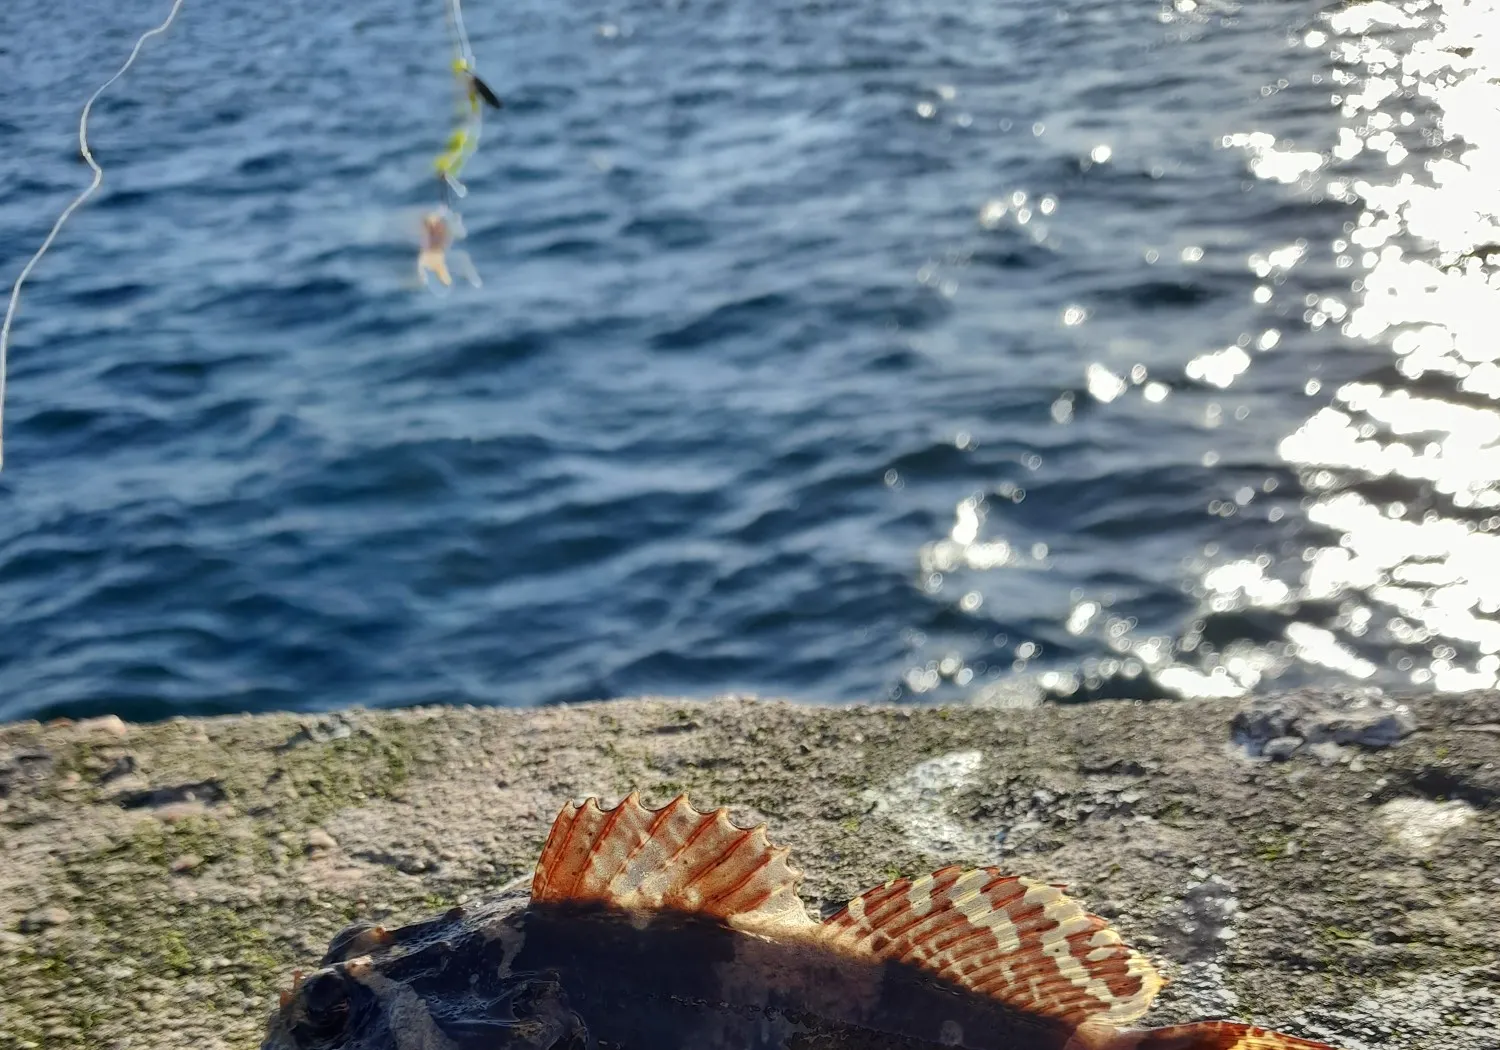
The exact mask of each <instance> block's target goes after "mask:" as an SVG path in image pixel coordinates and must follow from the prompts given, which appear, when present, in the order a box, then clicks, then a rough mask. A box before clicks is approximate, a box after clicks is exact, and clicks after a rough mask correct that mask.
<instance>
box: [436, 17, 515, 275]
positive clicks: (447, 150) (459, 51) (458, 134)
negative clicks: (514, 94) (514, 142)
mask: <svg viewBox="0 0 1500 1050" xmlns="http://www.w3.org/2000/svg"><path fill="white" fill-rule="evenodd" d="M445 9H446V12H447V21H448V36H449V38H450V39H451V40H452V42H453V52H454V54H453V61H452V63H451V64H450V68H451V69H452V71H453V75H454V77H455V78H456V79H457V81H458V88H459V97H460V99H461V104H462V108H463V117H462V121H461V123H460V124H459V126H458V127H457V128H455V129H454V130H453V131H452V132H451V133H450V134H449V136H448V139H447V141H446V142H445V143H444V145H443V151H442V152H441V153H439V154H438V156H437V159H436V160H435V161H434V162H433V166H434V167H435V168H436V169H437V173H438V206H437V208H436V209H434V210H433V211H430V212H428V213H427V214H426V215H425V216H423V218H422V236H421V247H420V249H419V250H418V252H417V276H418V278H419V279H420V280H421V281H422V283H423V284H426V285H427V286H428V287H429V288H431V287H433V286H432V284H431V281H432V280H435V281H436V282H437V283H438V285H440V286H442V288H448V287H450V286H451V285H452V284H453V274H452V272H451V269H450V267H449V265H448V256H449V254H451V255H452V256H453V261H454V262H455V263H456V264H457V265H458V267H459V268H460V272H461V273H462V274H463V276H464V277H465V279H466V280H468V282H469V283H470V284H472V285H474V286H475V287H476V288H477V287H479V286H480V283H481V282H480V280H479V273H478V271H476V270H475V269H474V265H473V263H472V262H471V261H470V260H469V257H468V255H466V254H465V253H463V252H460V251H457V250H455V249H454V248H453V244H454V242H455V241H457V240H460V239H462V238H463V236H464V232H463V220H462V219H461V218H460V217H459V215H458V212H457V211H456V210H455V209H454V207H453V201H454V199H455V198H462V197H464V196H466V195H467V194H468V189H467V188H466V187H465V186H464V184H463V181H462V180H461V179H460V178H459V176H460V175H461V174H462V173H463V169H464V165H465V164H467V163H468V162H469V160H470V159H471V158H472V157H473V156H474V154H475V153H476V152H477V151H478V149H479V138H480V135H481V134H482V132H483V130H484V107H485V106H489V107H491V108H493V109H500V108H501V106H502V105H503V103H501V101H500V99H499V97H498V96H497V95H496V94H495V93H494V92H493V91H491V90H490V88H489V85H487V84H486V83H485V82H484V81H483V80H481V79H479V74H478V73H477V72H475V68H474V49H473V48H472V47H470V46H469V33H468V30H467V29H466V28H465V27H464V12H463V5H462V3H461V0H446V4H445Z"/></svg>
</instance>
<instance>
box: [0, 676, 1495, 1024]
mask: <svg viewBox="0 0 1500 1050" xmlns="http://www.w3.org/2000/svg"><path fill="white" fill-rule="evenodd" d="M1403 704H1404V707H1400V708H1398V707H1396V706H1394V705H1393V704H1391V703H1385V704H1384V705H1380V704H1372V703H1371V702H1369V701H1364V700H1361V699H1360V698H1357V697H1356V698H1349V697H1343V698H1340V697H1337V696H1333V697H1330V696H1321V695H1320V696H1314V695H1311V694H1303V695H1294V696H1289V697H1282V698H1276V699H1273V700H1270V701H1264V702H1260V703H1258V704H1257V705H1255V706H1253V707H1252V708H1249V709H1246V708H1244V707H1242V706H1240V705H1238V704H1236V703H1235V702H1233V701H1205V702H1181V703H1178V702H1159V703H1134V702H1119V703H1113V702H1112V703H1098V704H1090V705H1087V706H1078V707H1044V708H1040V709H1037V710H1031V711H1018V710H995V709H984V708H897V707H853V708H849V707H839V708H836V707H806V706H794V705H791V704H784V703H772V702H756V701H750V700H745V699H740V698H733V697H728V698H722V699H719V700H715V701H711V702H707V703H688V702H679V701H675V700H662V699H646V700H635V701H616V702H611V703H603V704H592V705H580V706H574V707H558V708H548V709H543V710H533V711H509V710H491V709H485V710H475V709H468V708H463V709H459V708H443V709H418V710H406V711H380V712H372V711H350V712H346V713H343V714H340V715H332V716H325V717H321V718H315V717H297V716H292V715H266V716H256V717H235V718H215V719H202V720H198V719H178V720H174V721H170V722H164V723H157V724H151V725H126V724H124V723H121V722H119V721H118V720H116V719H112V718H110V719H99V720H93V721H90V722H81V723H71V724H51V725H46V726H42V725H38V724H36V723H19V724H15V725H9V726H0V1048H3V1050H14V1048H21V1047H45V1048H47V1050H67V1048H74V1047H105V1048H115V1050H118V1048H148V1047H149V1048H160V1050H176V1048H189V1047H191V1048H194V1050H207V1048H215V1047H254V1046H256V1045H258V1039H259V1033H260V1029H261V1026H262V1024H263V1020H264V1017H265V1015H266V1013H267V1011H268V1010H269V1008H270V1005H271V1003H272V1002H273V1001H274V999H275V994H276V990H277V988H278V987H280V986H283V985H285V984H286V983H287V978H288V974H289V972H290V970H291V969H292V968H293V967H294V966H297V965H304V966H305V965H310V964H313V963H315V962H316V960H317V958H318V957H319V955H320V954H321V953H322V951H323V948H324V946H325V944H326V942H327V940H328V938H329V937H330V935H331V934H332V933H334V932H335V931H336V930H337V929H338V928H339V927H340V926H342V925H343V924H345V923H346V922H348V921H349V920H351V919H353V918H356V917H367V918H373V919H376V920H387V919H389V920H391V921H401V920H408V919H412V918H415V917H418V916H420V915H422V914H424V913H428V912H431V911H434V910H437V909H442V908H446V907H447V906H449V905H451V904H453V903H454V902H457V901H462V900H465V899H467V898H469V897H473V896H478V895H482V894H484V893H486V892H488V891H491V890H494V889H495V888H497V887H500V886H502V885H504V884H505V883H507V882H510V881H512V880H514V879H515V878H517V877H518V876H523V875H524V874H526V873H527V872H529V870H530V867H531V864H532V863H533V861H534V860H535V858H536V855H537V853H538V850H539V849H540V847H541V844H542V841H543V838H544V837H545V835H546V832H547V828H548V826H549V824H550V822H551V819H552V817H553V816H554V815H555V813H556V812H557V810H558V808H559V807H560V806H561V805H562V803H563V802H564V801H565V800H566V799H568V798H578V797H582V796H585V795H588V794H598V795H600V796H602V797H604V798H605V799H607V800H608V801H611V802H613V801H614V800H616V799H618V798H619V797H621V796H622V795H623V794H625V793H626V792H628V791H629V790H630V789H631V788H633V787H639V788H640V789H641V791H642V793H643V796H644V799H645V801H646V802H647V803H648V804H651V805H659V804H662V803H665V802H667V801H668V800H670V798H672V797H673V796H674V795H675V794H677V793H678V792H681V791H687V792H689V793H690V795H691V797H692V798H693V800H694V801H695V802H696V803H697V804H698V805H699V806H700V807H705V806H708V805H710V804H720V803H722V804H725V805H728V806H729V807H730V808H731V812H732V814H733V816H734V817H735V818H736V819H737V820H740V821H742V822H751V821H759V820H766V821H768V822H769V823H770V825H771V832H772V837H773V838H774V839H775V840H777V841H780V842H784V843H786V844H788V845H790V846H791V847H792V848H793V850H794V859H795V860H796V861H797V862H798V863H799V864H800V866H801V867H802V868H803V869H804V870H805V871H806V872H807V878H806V881H805V883H804V885H803V893H804V896H805V898H806V899H807V901H808V903H809V905H810V907H812V908H814V909H821V910H822V911H823V912H824V913H827V912H829V911H831V910H832V909H834V908H835V907H837V906H838V905H840V904H841V903H842V902H843V901H844V900H845V899H846V898H848V897H849V896H851V895H852V894H854V893H856V892H857V891H859V890H861V889H864V888H866V887H868V886H870V885H873V884H877V883H880V882H882V881H884V880H885V879H887V878H889V877H891V876H894V875H896V874H898V873H918V872H922V871H927V870H931V869H932V868H935V867H938V866H940V865H943V864H947V863H953V862H964V863H975V864H979V863H988V864H998V865H1001V866H1003V867H1005V868H1007V869H1010V870H1013V871H1016V872H1018V873H1022V874H1028V875H1033V876H1039V877H1043V878H1046V879H1047V880H1049V881H1053V882H1059V883H1066V884H1068V886H1069V888H1070V890H1071V892H1073V893H1074V894H1075V895H1077V896H1079V897H1081V898H1082V899H1083V900H1084V901H1085V902H1086V903H1088V904H1089V905H1090V906H1091V907H1092V908H1093V909H1094V910H1096V911H1098V912H1099V913H1100V914H1102V915H1104V916H1106V917H1108V918H1110V919H1111V920H1113V921H1114V922H1115V923H1116V924H1118V926H1119V927H1120V928H1121V930H1122V932H1123V933H1124V935H1125V936H1126V938H1127V940H1129V941H1130V942H1132V943H1133V944H1135V945H1136V946H1137V947H1139V948H1141V949H1142V950H1144V951H1145V952H1146V953H1147V954H1148V955H1149V956H1151V957H1152V958H1153V959H1154V960H1155V961H1156V963H1157V964H1158V966H1159V967H1160V968H1161V969H1162V970H1163V972H1164V973H1165V974H1166V975H1167V976H1168V977H1169V978H1171V983H1170V984H1169V985H1168V987H1167V989H1166V991H1165V992H1163V994H1162V996H1161V998H1160V999H1159V1000H1158V1002H1157V1006H1156V1007H1155V1009H1153V1011H1152V1013H1151V1014H1150V1016H1149V1020H1150V1021H1151V1022H1153V1023H1158V1024H1160V1023H1167V1022H1170V1021H1174V1020H1187V1019H1193V1018H1199V1017H1206V1016H1223V1015H1230V1016H1235V1017H1240V1018H1244V1019H1253V1020H1256V1021H1259V1022H1263V1023H1267V1024H1273V1025H1276V1026H1278V1027H1282V1028H1285V1029H1288V1030H1291V1031H1294V1032H1298V1033H1301V1034H1306V1035H1312V1036H1317V1037H1322V1038H1325V1039H1328V1040H1330V1041H1332V1042H1335V1043H1337V1044H1339V1045H1340V1046H1343V1047H1346V1048H1348V1050H1374V1048H1376V1047H1409V1048H1412V1050H1481V1048H1482V1050H1495V1048H1497V1047H1500V962H1497V954H1496V945H1497V943H1500V903H1497V902H1500V696H1497V695H1496V694H1473V695H1465V696H1447V697H1417V698H1412V699H1409V700H1404V701H1403Z"/></svg>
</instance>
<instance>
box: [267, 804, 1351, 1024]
mask: <svg viewBox="0 0 1500 1050" xmlns="http://www.w3.org/2000/svg"><path fill="white" fill-rule="evenodd" d="M801 879H802V873H801V872H800V871H799V870H798V869H797V868H795V867H794V866H793V865H792V864H791V862H790V860H789V852H788V850H787V849H786V848H785V847H783V846H777V845H774V844H773V843H771V842H770V840H769V839H768V838H767V834H766V828H765V825H763V824H762V825H758V826H756V827H753V828H744V827H740V826H738V825H736V824H734V823H733V822H732V821H731V820H730V819H729V814H728V811H727V810H725V809H718V810H714V811H712V812H709V813H703V812H699V811H698V810H696V809H694V808H693V806H692V805H691V804H690V803H689V802H688V800H687V798H686V797H685V796H679V797H678V798H676V799H674V800H673V801H672V802H670V803H669V804H667V805H666V806H663V807H662V808H660V809H656V810H652V809H648V808H647V807H646V806H645V805H644V804H642V802H641V799H640V795H639V793H638V792H632V793H631V794H630V795H629V796H627V797H626V798H624V799H623V800H621V801H620V802H619V803H618V804H616V805H615V806H614V807H612V808H608V809H606V808H602V807H601V806H600V804H599V800H598V799H597V798H592V797H591V798H588V799H587V800H585V801H584V802H583V803H581V804H577V803H574V802H571V801H570V802H568V803H567V804H565V805H564V806H563V808H562V810H561V812H560V813H559V814H558V816H557V819H556V820H555V821H554V822H553V825H552V829H551V832H550V834H549V835H548V837H547V841H546V844H545V845H544V846H543V848H542V852H541V856H540V859H539V860H538V862H537V864H536V867H535V869H534V871H533V873H532V876H531V882H530V888H529V892H527V891H526V890H524V889H516V890H513V891H512V892H510V893H500V894H498V895H495V896H493V897H488V898H485V899H482V900H480V901H478V902H476V903H472V904H465V905H461V906H458V907H455V908H452V909H451V910H449V911H447V912H445V913H443V914H440V915H436V916H432V917H429V918H425V919H421V920H418V921H416V922H413V923H411V924H409V925H405V926H400V927H397V928H389V929H388V928H386V927H384V926H377V925H371V924H368V923H356V924H354V925H351V926H349V927H346V928H345V929H343V930H341V931H340V932H339V933H338V934H337V935H336V936H335V937H334V938H333V940H332V941H331V942H330V944H329V946H328V951H327V953H326V954H325V955H324V957H323V959H322V961H321V963H320V965H319V967H318V969H317V970H316V971H313V972H311V973H306V974H304V973H301V972H298V973H294V975H293V979H292V987H291V988H290V989H288V990H285V991H283V992H282V993H281V996H280V999H279V1002H278V1004H277V1005H276V1007H275V1008H274V1010H273V1011H272V1013H271V1016H270V1019H269V1021H268V1022H267V1028H266V1036H265V1040H264V1042H263V1043H262V1044H261V1046H262V1050H938V1048H942V1047H947V1048H953V1047H958V1048H966V1050H1334V1048H1332V1047H1329V1046H1328V1045H1327V1044H1324V1043H1319V1042H1314V1041H1311V1040H1307V1039H1301V1038H1297V1037H1295V1036H1291V1035H1284V1034H1281V1033H1279V1032H1273V1031H1267V1030H1265V1029H1262V1028H1257V1027H1255V1026H1253V1025H1249V1024H1242V1023H1238V1022H1233V1021H1224V1020H1214V1021H1199V1022H1195V1023H1190V1024H1180V1025H1172V1026H1169V1027H1161V1028H1133V1027H1130V1026H1131V1024H1132V1023H1133V1022H1135V1021H1136V1020H1137V1019H1138V1018H1140V1017H1141V1016H1142V1015H1143V1014H1144V1013H1145V1012H1146V1010H1147V1008H1148V1007H1149V1006H1150V1004H1151V1000H1152V998H1153V997H1154V996H1155V995H1156V993H1157V992H1158V991H1159V990H1160V989H1161V987H1162V984H1163V982H1162V978H1161V977H1160V976H1159V975H1158V974H1157V972H1156V970H1155V968H1154V967H1153V966H1152V964H1151V963H1150V961H1149V960H1147V959H1146V958H1145V957H1144V956H1142V955H1140V954H1139V953H1137V952H1135V951H1134V950H1132V949H1131V948H1129V947H1127V946H1126V945H1125V944H1124V942H1123V941H1122V940H1121V938H1120V936H1119V934H1118V933H1116V931H1115V930H1114V929H1112V928H1111V927H1110V925H1109V924H1108V923H1107V922H1106V921H1105V920H1103V919H1101V918H1099V917H1098V916H1096V915H1091V914H1089V913H1088V912H1087V911H1086V910H1085V909H1084V908H1083V907H1082V906H1081V905H1080V904H1078V903H1077V902H1076V901H1074V900H1072V899H1071V898H1069V897H1068V896H1067V895H1066V894H1065V893H1064V892H1063V890H1062V888H1061V887H1058V886H1055V885H1051V884H1048V883H1045V882H1040V881H1036V880H1033V879H1029V878H1025V877H1021V876H1016V875H1009V874H1005V873H1003V872H1001V871H998V870H997V869H994V868H964V867H961V866H950V867H945V868H942V869H940V870H938V871H935V872H933V873H931V874H929V875H923V876H920V877H916V878H912V877H903V878H897V879H893V880H891V881H889V882H887V883H885V884H884V885H882V886H878V887H875V888H874V889H870V890H867V891H866V892H864V893H861V894H860V895H858V896H857V897H855V898H854V899H852V900H851V901H849V902H848V904H847V905H845V907H844V908H843V909H842V910H840V911H839V912H838V913H837V914H835V915H833V916H832V917H830V918H828V919H826V920H824V921H821V922H820V921H818V920H816V919H814V918H813V917H812V916H811V915H810V914H809V913H808V911H807V909H806V907H805V906H804V904H803V903H802V899H801V897H800V895H799V886H800V883H801Z"/></svg>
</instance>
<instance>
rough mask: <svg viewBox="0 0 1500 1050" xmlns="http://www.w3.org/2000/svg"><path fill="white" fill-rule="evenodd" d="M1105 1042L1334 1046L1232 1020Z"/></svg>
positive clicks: (1140, 1047) (1282, 1049) (1112, 1045)
mask: <svg viewBox="0 0 1500 1050" xmlns="http://www.w3.org/2000/svg"><path fill="white" fill-rule="evenodd" d="M1106 1045H1107V1047H1108V1050H1335V1048H1334V1047H1331V1046H1329V1045H1328V1044H1327V1043H1317V1042H1313V1041H1312V1040H1311V1039H1298V1038H1297V1037H1296V1036H1293V1035H1282V1034H1281V1033H1280V1032H1268V1031H1266V1030H1265V1029H1264V1028H1256V1027H1255V1026H1253V1025H1248V1024H1236V1023H1234V1022H1233V1021H1198V1022H1196V1023H1194V1024H1179V1025H1172V1026H1171V1027H1170V1028H1148V1029H1146V1030H1145V1031H1140V1032H1121V1033H1120V1034H1119V1035H1117V1036H1116V1037H1115V1038H1114V1039H1113V1040H1111V1041H1110V1042H1109V1043H1108V1044H1106Z"/></svg>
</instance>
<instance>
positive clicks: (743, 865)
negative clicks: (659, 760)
mask: <svg viewBox="0 0 1500 1050" xmlns="http://www.w3.org/2000/svg"><path fill="white" fill-rule="evenodd" d="M787 852H788V851H787V850H786V849H785V848H784V847H781V846H773V845H771V843H770V842H768V841H767V839H766V829H765V825H764V824H762V825H759V826H757V827H754V828H741V827H737V826H736V825H734V824H732V823H730V820H729V812H728V811H727V810H724V809H719V810H715V811H714V812H712V813H699V812H698V811H697V810H695V809H694V808H693V807H692V806H691V805H689V804H688V801H687V797H686V796H680V797H678V798H677V799H676V800H674V801H673V802H671V803H669V804H668V805H666V806H664V807H662V808H661V809H658V810H650V809H647V808H646V807H645V806H643V805H641V799H640V795H639V794H638V793H636V792H631V793H630V795H629V796H628V797H627V798H626V799H624V801H622V802H621V803H620V804H619V805H617V806H615V807H614V808H613V809H600V808H599V804H598V800H596V799H593V798H590V799H588V800H587V801H585V802H584V803H583V805H581V806H575V805H574V804H573V803H571V802H569V803H568V804H567V805H566V806H564V807H563V809H562V812H561V813H559V814H558V816H557V820H556V821H554V822H553V824H552V833H551V834H550V835H548V836H547V845H546V846H545V847H543V849H542V857H541V860H539V861H538V862H537V867H536V874H535V875H534V876H533V877H532V880H531V897H532V899H533V900H535V901H542V902H546V901H553V902H561V901H575V902H594V903H600V904H606V905H609V906H611V907H616V908H622V909H625V910H631V911H664V910H675V911H686V912H696V913H699V914H703V915H710V916H713V917H715V918H718V919H722V920H723V921H725V922H726V923H729V924H731V925H734V926H740V927H765V926H775V927H781V928H788V927H815V926H816V923H814V922H813V920H812V919H811V918H809V917H808V914H807V911H806V909H805V908H803V906H802V900H801V898H800V897H798V896H797V885H798V883H800V882H801V880H802V873H801V872H800V871H798V870H796V869H795V868H793V867H792V866H791V865H790V864H788V863H787Z"/></svg>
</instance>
